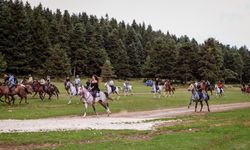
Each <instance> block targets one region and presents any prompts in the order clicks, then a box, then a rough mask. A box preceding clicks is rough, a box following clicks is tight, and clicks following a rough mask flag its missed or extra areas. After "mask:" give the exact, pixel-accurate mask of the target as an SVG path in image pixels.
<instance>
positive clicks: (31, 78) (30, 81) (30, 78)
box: [28, 74, 33, 83]
mask: <svg viewBox="0 0 250 150" xmlns="http://www.w3.org/2000/svg"><path fill="white" fill-rule="evenodd" d="M28 82H29V83H33V77H32V76H31V74H29V79H28Z"/></svg>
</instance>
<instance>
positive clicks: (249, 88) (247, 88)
mask: <svg viewBox="0 0 250 150" xmlns="http://www.w3.org/2000/svg"><path fill="white" fill-rule="evenodd" d="M241 92H242V93H245V94H250V85H248V86H242V87H241Z"/></svg>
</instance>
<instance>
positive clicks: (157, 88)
mask: <svg viewBox="0 0 250 150" xmlns="http://www.w3.org/2000/svg"><path fill="white" fill-rule="evenodd" d="M159 84H160V80H159V78H156V79H155V89H156V91H158V90H159Z"/></svg>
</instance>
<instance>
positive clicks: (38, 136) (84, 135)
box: [0, 109, 250, 150]
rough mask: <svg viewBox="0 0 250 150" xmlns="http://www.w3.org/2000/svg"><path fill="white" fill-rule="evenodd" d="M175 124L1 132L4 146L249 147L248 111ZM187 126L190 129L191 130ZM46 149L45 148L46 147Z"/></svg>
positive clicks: (185, 119) (58, 147)
mask: <svg viewBox="0 0 250 150" xmlns="http://www.w3.org/2000/svg"><path fill="white" fill-rule="evenodd" d="M178 119H182V120H183V122H182V123H181V124H179V125H176V126H171V127H164V126H163V127H161V128H159V129H157V130H156V131H130V130H124V131H112V130H86V131H65V132H48V133H11V134H1V135H0V147H1V146H6V145H12V146H13V145H26V146H27V145H28V144H34V145H36V144H38V145H44V144H46V145H47V146H48V145H49V148H48V149H51V146H53V147H54V148H57V149H86V150H88V149H90V150H92V149H120V150H123V149H124V150H127V149H132V150H133V149H136V150H138V149H139V150H140V149H141V150H145V149H211V150H217V149H218V150H220V149H226V150H228V149H250V136H249V134H250V110H249V109H240V110H234V111H227V112H219V113H207V114H205V115H195V116H189V117H185V118H184V117H179V118H178ZM190 129H192V130H191V131H190ZM45 148H46V147H45Z"/></svg>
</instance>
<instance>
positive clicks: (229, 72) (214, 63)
mask: <svg viewBox="0 0 250 150" xmlns="http://www.w3.org/2000/svg"><path fill="white" fill-rule="evenodd" d="M163 19H164V18H163ZM0 20H1V21H0V74H1V73H5V72H7V73H13V74H15V75H28V74H32V75H40V76H41V75H50V76H55V77H65V76H67V75H74V74H79V75H80V76H90V75H92V74H97V75H100V74H101V68H102V66H103V65H104V63H105V62H106V61H110V65H111V66H112V69H113V72H114V74H115V75H116V77H117V78H120V79H125V78H155V77H159V78H167V79H171V80H177V81H180V82H182V83H186V82H188V81H193V80H196V79H197V80H201V79H204V80H206V79H208V80H210V81H211V82H216V81H218V80H222V81H224V82H227V83H242V82H244V83H249V82H250V52H249V50H248V48H247V47H246V46H244V45H243V46H241V47H236V46H232V45H228V44H223V43H221V42H220V41H218V40H216V39H215V38H213V37H208V38H207V39H206V40H205V41H204V42H203V43H198V42H197V41H196V40H195V39H194V38H189V37H188V36H187V35H183V36H180V37H177V36H176V35H175V34H172V33H169V32H168V31H167V27H166V31H167V32H163V31H161V30H158V31H154V30H153V29H152V26H151V25H145V23H137V22H136V20H134V21H133V22H132V23H131V24H127V23H125V21H120V22H119V21H117V20H116V19H115V18H109V16H108V14H107V15H106V16H104V17H101V18H97V17H96V16H95V15H88V14H87V13H86V12H82V13H79V14H71V13H70V12H68V11H67V10H63V11H61V10H59V9H57V10H56V11H52V10H50V9H49V8H44V7H43V6H42V4H40V5H38V6H36V7H33V8H32V7H31V5H30V4H29V3H28V2H26V3H23V2H22V1H20V0H15V1H12V0H8V1H6V0H0Z"/></svg>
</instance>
